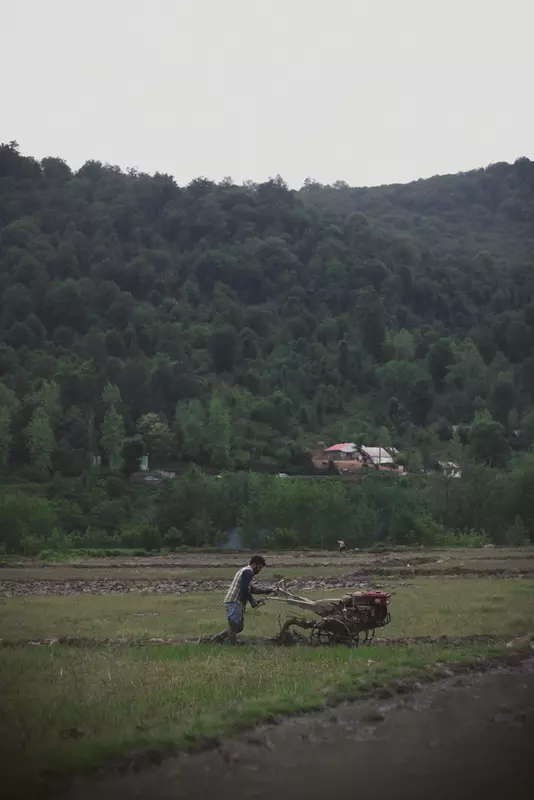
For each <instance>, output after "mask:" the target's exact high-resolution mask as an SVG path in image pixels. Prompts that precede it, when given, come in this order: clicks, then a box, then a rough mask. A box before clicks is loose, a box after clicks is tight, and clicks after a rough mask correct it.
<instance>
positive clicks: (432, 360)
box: [428, 338, 455, 391]
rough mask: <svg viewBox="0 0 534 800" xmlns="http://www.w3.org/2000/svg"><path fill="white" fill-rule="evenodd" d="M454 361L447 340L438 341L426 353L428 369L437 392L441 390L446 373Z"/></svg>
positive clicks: (450, 345)
mask: <svg viewBox="0 0 534 800" xmlns="http://www.w3.org/2000/svg"><path fill="white" fill-rule="evenodd" d="M454 361H455V357H454V350H453V348H452V342H451V341H450V339H448V338H444V339H439V340H438V341H437V342H436V343H435V344H433V345H432V346H431V348H430V350H429V351H428V369H429V372H430V375H431V376H432V380H433V381H434V386H435V387H436V389H437V390H438V391H439V390H441V389H442V388H443V382H444V380H445V377H446V375H447V372H448V370H449V368H450V367H451V366H452V365H453V364H454Z"/></svg>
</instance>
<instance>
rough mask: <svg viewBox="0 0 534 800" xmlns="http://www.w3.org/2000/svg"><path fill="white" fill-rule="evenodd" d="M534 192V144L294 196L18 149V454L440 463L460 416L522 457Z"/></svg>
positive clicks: (12, 311) (2, 452) (498, 453)
mask: <svg viewBox="0 0 534 800" xmlns="http://www.w3.org/2000/svg"><path fill="white" fill-rule="evenodd" d="M533 203H534V163H532V162H530V161H528V159H519V160H518V161H516V162H515V164H513V165H509V164H497V165H493V166H491V167H489V168H488V169H485V170H476V171H474V172H472V173H466V174H462V175H458V176H446V177H443V178H433V179H431V180H428V181H418V182H417V183H414V184H410V185H408V186H394V187H380V188H373V189H350V188H349V187H346V186H345V185H342V184H341V185H336V186H335V187H319V186H318V185H316V184H314V183H312V182H307V184H306V185H305V186H304V187H303V188H302V189H301V190H300V191H290V190H289V189H288V188H287V187H286V186H285V184H284V183H283V181H282V180H281V179H279V178H277V179H274V180H271V181H268V182H265V183H262V184H258V185H256V184H246V185H241V186H238V185H235V184H233V183H232V182H231V181H230V180H228V181H223V182H222V183H220V184H215V183H212V182H210V181H208V180H204V179H202V178H199V179H197V180H195V181H193V182H192V183H191V184H189V185H188V186H186V187H179V186H177V185H176V183H175V182H174V180H173V179H172V178H171V177H169V176H168V175H161V174H156V175H154V176H149V175H144V174H139V173H136V172H133V171H130V172H128V173H127V174H125V173H123V172H121V171H120V170H119V169H118V168H115V167H110V166H104V165H102V164H100V163H98V162H94V161H89V162H87V163H86V164H85V165H84V166H83V167H82V168H81V169H80V170H78V171H77V172H72V171H71V170H70V169H69V167H68V166H67V165H66V164H65V163H64V162H63V161H61V160H60V159H57V158H46V159H44V160H43V161H41V162H37V161H35V160H34V159H32V158H28V157H23V156H21V155H20V153H19V150H18V147H17V146H16V144H15V143H11V144H7V145H3V146H2V147H0V267H1V269H0V290H1V317H0V341H1V343H0V381H1V382H0V459H1V461H2V465H3V468H4V469H5V470H8V469H9V470H10V471H18V470H23V471H24V470H27V469H28V468H30V470H31V471H32V473H34V474H35V473H39V474H42V475H43V476H46V475H48V474H50V473H51V472H52V471H56V470H59V471H61V472H63V473H64V474H78V473H79V472H80V471H82V470H83V469H84V468H85V466H86V465H87V463H88V461H89V460H90V458H91V457H92V456H95V455H101V456H102V457H103V459H104V460H106V459H108V458H111V459H112V461H115V460H117V461H118V460H119V457H120V456H121V455H122V456H123V457H124V458H125V459H126V465H129V464H131V463H133V462H134V461H135V457H136V456H137V455H138V454H139V453H141V452H147V453H149V455H150V456H151V463H152V464H154V465H155V464H160V465H163V464H165V463H173V464H174V463H184V462H188V461H196V462H197V463H199V464H202V465H205V466H211V467H214V468H217V469H219V468H225V467H229V468H232V467H234V466H235V467H246V466H256V465H260V464H263V465H266V466H268V465H271V466H272V467H273V468H285V467H288V466H290V465H291V463H295V462H297V461H298V459H299V454H300V453H301V451H302V448H303V447H304V446H305V445H306V444H311V443H313V442H316V441H317V440H318V439H326V440H330V439H340V438H345V437H346V438H349V439H350V440H351V441H355V440H357V439H366V440H367V441H371V440H373V439H374V438H376V437H377V436H379V437H380V440H381V442H382V443H384V444H385V443H387V442H388V440H391V441H392V442H393V443H395V444H396V445H397V446H398V447H399V449H404V450H411V451H412V452H415V453H419V455H420V456H422V457H423V459H427V458H430V457H431V456H432V457H433V456H435V454H436V452H437V451H439V449H440V448H441V447H446V446H447V442H448V440H449V439H450V436H451V429H452V426H453V425H460V426H464V427H463V428H462V430H463V431H464V434H465V437H467V438H465V441H466V442H469V443H470V444H471V446H472V447H473V448H474V453H475V455H477V456H478V457H479V458H480V459H482V460H487V461H490V462H491V463H504V461H505V459H506V455H507V453H508V450H509V448H510V446H513V447H525V448H526V447H528V446H529V445H530V444H531V443H532V440H534V414H533V413H532V407H533V403H534V303H533V299H534V298H533V293H534V255H533V254H534V211H533V209H534V205H533ZM473 419H475V420H476V424H475V426H474V427H473V426H472V427H471V428H469V425H470V424H471V423H472V421H473ZM518 431H519V434H518ZM469 436H472V438H471V440H470V439H469ZM477 437H478V438H477ZM488 442H489V444H488ZM114 456H115V457H117V459H113V457H114Z"/></svg>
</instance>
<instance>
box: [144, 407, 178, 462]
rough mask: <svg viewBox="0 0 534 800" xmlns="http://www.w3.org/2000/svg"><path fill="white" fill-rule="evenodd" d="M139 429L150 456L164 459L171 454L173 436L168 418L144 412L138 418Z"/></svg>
mask: <svg viewBox="0 0 534 800" xmlns="http://www.w3.org/2000/svg"><path fill="white" fill-rule="evenodd" d="M137 430H138V431H139V433H140V435H141V436H142V438H143V441H144V443H145V447H146V451H147V454H148V455H149V456H153V457H154V458H156V459H162V458H165V457H166V456H168V455H169V453H170V451H171V449H172V445H173V436H172V432H171V430H170V428H169V425H168V423H167V420H165V419H163V418H162V417H160V416H159V415H158V414H154V413H149V414H144V415H143V416H142V417H140V418H139V419H138V420H137Z"/></svg>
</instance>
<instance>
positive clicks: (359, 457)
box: [312, 442, 403, 474]
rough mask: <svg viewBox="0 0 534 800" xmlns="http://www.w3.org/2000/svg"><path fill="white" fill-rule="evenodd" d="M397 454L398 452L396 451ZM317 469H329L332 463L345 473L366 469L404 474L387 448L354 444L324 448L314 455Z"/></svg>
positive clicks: (342, 443) (313, 458)
mask: <svg viewBox="0 0 534 800" xmlns="http://www.w3.org/2000/svg"><path fill="white" fill-rule="evenodd" d="M394 452H395V453H396V451H394ZM312 461H313V464H314V466H315V467H316V469H327V468H328V465H329V463H330V462H331V461H332V462H334V463H335V464H336V466H337V468H338V469H339V471H340V472H341V473H342V474H343V473H351V472H356V471H357V470H361V469H364V468H368V469H370V468H374V469H376V470H380V471H388V472H391V471H396V472H403V469H402V467H397V465H396V464H395V458H394V455H392V452H390V451H389V450H386V448H385V447H370V446H367V445H357V444H355V443H354V442H341V443H339V444H333V445H331V446H330V447H323V448H322V449H321V450H318V451H317V452H315V453H313V454H312Z"/></svg>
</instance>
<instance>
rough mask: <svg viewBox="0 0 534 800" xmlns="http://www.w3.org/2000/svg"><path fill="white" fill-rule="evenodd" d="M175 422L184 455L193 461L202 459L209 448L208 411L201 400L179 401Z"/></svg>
mask: <svg viewBox="0 0 534 800" xmlns="http://www.w3.org/2000/svg"><path fill="white" fill-rule="evenodd" d="M175 423H176V427H177V430H178V434H179V436H180V439H181V443H182V452H183V455H184V456H185V457H186V458H188V459H191V460H192V461H197V462H198V461H202V457H203V455H204V453H205V452H206V450H207V448H208V445H209V443H208V439H207V434H206V428H207V418H206V412H205V409H204V407H203V405H202V403H201V402H200V401H199V400H190V401H188V402H186V403H178V405H177V406H176V415H175Z"/></svg>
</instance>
